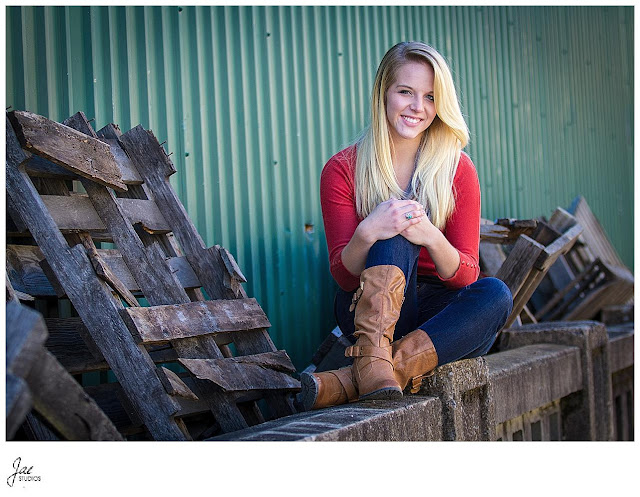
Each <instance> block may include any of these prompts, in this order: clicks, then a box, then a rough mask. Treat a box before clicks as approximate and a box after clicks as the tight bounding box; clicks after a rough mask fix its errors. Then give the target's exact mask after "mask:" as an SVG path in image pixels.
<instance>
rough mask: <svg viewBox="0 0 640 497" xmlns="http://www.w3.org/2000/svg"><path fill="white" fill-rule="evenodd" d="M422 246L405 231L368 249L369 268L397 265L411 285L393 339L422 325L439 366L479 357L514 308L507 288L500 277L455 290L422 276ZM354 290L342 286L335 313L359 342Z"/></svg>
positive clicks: (351, 336) (345, 333) (347, 335)
mask: <svg viewBox="0 0 640 497" xmlns="http://www.w3.org/2000/svg"><path fill="white" fill-rule="evenodd" d="M419 253H420V247H419V246H418V245H414V244H413V243H411V242H410V241H408V240H407V239H406V238H404V237H403V236H402V235H397V236H395V237H393V238H390V239H388V240H379V241H377V242H376V243H375V244H374V245H373V246H372V247H371V249H370V250H369V254H368V256H367V262H366V265H365V268H370V267H373V266H381V265H387V264H390V265H394V266H397V267H399V268H400V269H402V271H403V273H404V276H405V278H406V281H407V284H406V287H405V300H404V303H403V305H402V309H401V311H400V318H399V319H398V323H397V324H396V330H395V333H394V336H393V339H394V340H398V339H399V338H402V337H403V336H405V335H406V334H407V333H410V332H412V331H413V330H416V329H418V328H420V329H422V330H424V331H425V332H426V333H427V334H428V335H429V337H430V338H431V340H432V341H433V345H434V346H435V348H436V352H437V353H438V365H439V366H441V365H443V364H447V363H449V362H452V361H456V360H458V359H467V358H471V357H479V356H481V355H484V354H486V353H487V352H489V349H491V346H492V345H493V342H494V341H495V339H496V336H497V334H498V332H499V331H500V329H501V328H502V326H503V325H504V323H505V322H506V320H507V318H508V317H509V314H510V313H511V309H512V307H513V297H512V296H511V292H510V291H509V288H508V287H507V286H506V285H505V284H504V283H503V282H502V281H501V280H499V279H497V278H482V279H480V280H478V281H476V282H475V283H472V284H471V285H469V286H466V287H463V288H459V289H455V290H451V289H448V288H446V287H445V286H444V285H443V284H442V282H441V281H440V280H438V279H437V278H435V277H432V278H428V277H420V278H418V274H417V273H418V271H417V269H418V255H419ZM352 296H353V292H345V291H344V290H342V289H339V290H338V293H337V295H336V300H335V314H336V320H337V322H338V326H339V327H340V330H341V331H342V333H343V334H344V335H345V336H346V337H347V338H348V339H349V340H351V341H352V342H355V337H353V333H354V332H355V328H354V323H353V319H354V315H355V311H352V312H349V305H350V304H351V298H352Z"/></svg>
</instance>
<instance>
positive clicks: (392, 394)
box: [358, 388, 402, 400]
mask: <svg viewBox="0 0 640 497" xmlns="http://www.w3.org/2000/svg"><path fill="white" fill-rule="evenodd" d="M401 398H402V390H400V389H398V388H381V389H380V390H375V391H374V392H370V393H368V394H365V395H361V396H360V397H359V398H358V400H399V399H401Z"/></svg>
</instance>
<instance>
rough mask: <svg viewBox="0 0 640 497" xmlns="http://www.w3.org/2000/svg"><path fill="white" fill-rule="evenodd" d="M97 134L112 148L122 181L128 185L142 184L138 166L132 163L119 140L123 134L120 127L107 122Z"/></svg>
mask: <svg viewBox="0 0 640 497" xmlns="http://www.w3.org/2000/svg"><path fill="white" fill-rule="evenodd" d="M96 134H97V135H98V138H100V139H101V140H102V141H103V142H105V143H107V144H108V145H109V147H110V148H111V153H112V154H113V156H114V158H115V159H116V162H117V163H118V167H119V168H120V172H121V173H122V181H123V182H124V183H126V184H127V185H129V184H131V185H139V184H141V183H142V178H141V177H140V174H138V171H137V170H136V168H135V167H134V166H133V164H131V159H129V157H128V156H127V154H126V153H125V152H124V150H122V147H121V146H120V142H119V141H118V136H120V135H121V134H122V133H121V132H120V129H119V128H117V127H116V126H115V125H114V124H107V125H106V126H105V127H104V128H102V129H101V130H99V131H97V132H96Z"/></svg>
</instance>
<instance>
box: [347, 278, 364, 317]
mask: <svg viewBox="0 0 640 497" xmlns="http://www.w3.org/2000/svg"><path fill="white" fill-rule="evenodd" d="M363 289H364V281H361V282H360V286H359V287H358V289H357V290H356V291H355V292H354V293H353V297H352V299H351V305H350V306H349V312H353V311H354V309H355V308H356V304H357V303H358V301H359V300H360V297H362V291H363Z"/></svg>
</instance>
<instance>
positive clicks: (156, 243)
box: [7, 111, 299, 440]
mask: <svg viewBox="0 0 640 497" xmlns="http://www.w3.org/2000/svg"><path fill="white" fill-rule="evenodd" d="M175 172H176V170H175V168H174V166H173V164H172V163H171V161H170V160H169V158H168V156H167V154H166V153H165V151H164V149H163V148H162V146H161V145H160V144H159V143H158V141H157V140H156V138H155V137H154V136H153V133H151V132H150V131H147V130H145V129H143V128H142V127H141V126H137V127H135V128H133V129H131V130H129V131H128V132H127V133H125V134H122V133H120V131H119V129H118V127H117V126H115V125H108V126H106V127H105V128H103V129H101V130H100V131H98V132H95V131H94V130H93V129H92V128H91V126H90V124H89V122H88V121H87V119H86V118H85V116H84V114H82V113H78V114H76V115H74V116H72V117H71V118H69V119H68V120H66V121H65V122H64V123H63V124H60V123H55V122H53V121H50V120H48V119H46V118H43V117H42V116H38V115H35V114H31V113H27V112H19V111H14V112H11V113H9V114H8V119H7V193H8V212H9V213H10V215H11V218H12V223H10V224H11V226H10V227H9V226H8V229H9V230H14V232H11V233H10V234H11V235H23V236H25V235H27V234H28V235H30V236H31V237H33V239H34V240H35V243H36V244H37V248H36V247H29V248H25V247H24V246H9V247H8V260H7V265H8V268H7V269H8V275H9V276H10V277H12V278H13V279H14V280H15V283H16V284H15V285H14V286H15V287H16V289H17V290H18V291H22V292H25V293H30V294H31V295H34V292H35V294H36V295H38V296H40V295H42V296H45V295H48V296H49V297H51V294H55V296H56V297H58V298H62V297H65V298H68V299H69V300H70V301H71V303H72V304H73V307H74V308H75V310H76V311H77V313H78V316H79V317H78V318H67V319H61V318H57V319H49V320H47V326H48V327H49V330H50V335H51V339H50V341H49V342H48V343H49V345H50V346H51V349H52V350H54V351H57V353H58V354H59V357H60V361H61V363H63V364H64V365H65V366H66V367H67V368H68V370H69V371H73V372H74V373H80V372H87V371H95V370H104V369H106V368H109V369H111V370H112V371H113V373H114V374H115V376H116V377H117V380H118V383H112V384H107V385H100V386H99V387H96V388H93V389H91V391H92V394H93V395H94V396H95V398H96V399H99V403H100V402H102V404H103V405H104V408H105V412H107V413H108V414H109V415H110V416H111V417H112V419H118V423H119V428H121V430H122V431H123V432H126V433H133V432H135V431H136V429H138V430H140V429H142V428H144V429H145V430H146V431H147V432H148V434H149V435H150V437H151V438H153V439H157V440H184V439H190V438H201V437H202V436H211V435H212V434H214V433H217V432H229V431H234V430H238V429H241V428H245V427H247V426H250V425H253V424H257V423H260V422H263V421H264V420H265V419H271V418H275V417H280V416H284V415H288V414H292V413H294V412H295V408H294V407H293V399H292V394H293V393H295V392H296V391H298V390H299V382H298V381H297V380H296V379H294V378H293V377H292V376H291V373H293V372H295V368H294V366H293V364H292V363H291V360H290V359H289V357H288V356H287V354H286V352H285V351H278V350H277V349H276V347H275V346H274V344H273V342H272V341H271V339H270V337H269V334H268V332H267V328H268V327H269V326H270V323H269V321H268V319H267V317H266V315H265V314H264V312H263V311H262V309H261V308H260V306H259V304H258V303H257V302H256V301H255V300H254V299H250V298H247V295H246V292H245V291H244V289H243V288H242V286H241V283H243V282H245V278H244V276H243V275H242V272H241V271H240V269H239V267H238V266H237V264H236V262H235V260H234V258H233V257H232V255H231V254H230V253H229V252H228V251H227V250H226V249H224V248H223V247H220V246H214V247H205V245H204V243H203V241H202V239H201V237H200V235H199V234H198V232H197V230H196V229H195V226H194V225H193V223H192V222H191V220H190V219H189V217H188V215H187V213H186V211H185V209H184V207H183V205H182V203H181V202H180V200H179V199H178V197H177V195H176V193H175V191H174V190H173V188H172V187H171V184H170V183H169V176H170V175H172V174H174V173H175ZM70 182H72V184H73V186H74V188H73V189H70V188H69V186H70V185H69V183H70ZM75 186H78V187H80V186H81V188H75ZM78 190H84V192H86V193H78ZM97 242H110V243H113V244H114V245H115V247H116V248H114V249H100V248H97V246H96V243H97ZM140 298H144V299H146V302H147V303H148V304H149V307H141V306H140V304H139V302H140V300H139V299H140ZM65 344H69V345H70V344H73V346H65ZM76 345H78V348H77V349H76V348H74V347H75V346H76ZM165 363H172V364H173V365H174V366H177V365H179V366H180V367H179V368H178V367H173V366H169V367H167V364H165ZM156 364H158V366H157V367H156ZM176 371H182V372H180V373H176ZM88 391H89V389H88ZM258 401H260V405H259V404H258ZM125 414H126V416H125ZM190 423H191V425H190Z"/></svg>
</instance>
